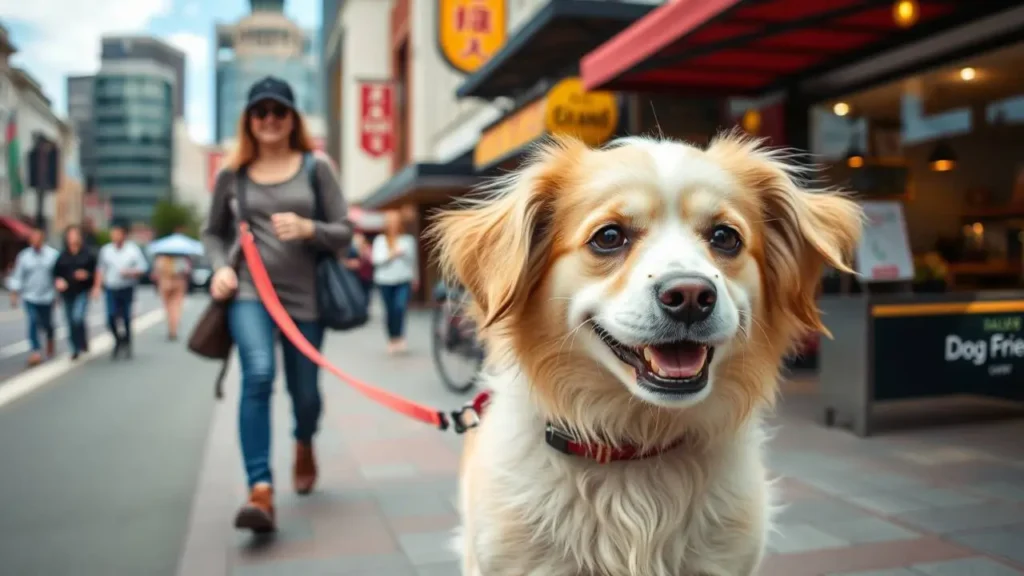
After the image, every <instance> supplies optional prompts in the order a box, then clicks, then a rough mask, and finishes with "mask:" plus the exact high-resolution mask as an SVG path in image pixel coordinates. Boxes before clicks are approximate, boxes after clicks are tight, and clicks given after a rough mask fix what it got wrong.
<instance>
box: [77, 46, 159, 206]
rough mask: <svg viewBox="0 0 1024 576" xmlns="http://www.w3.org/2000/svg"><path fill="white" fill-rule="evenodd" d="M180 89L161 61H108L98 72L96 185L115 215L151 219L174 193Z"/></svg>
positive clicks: (95, 114)
mask: <svg viewBox="0 0 1024 576" xmlns="http://www.w3.org/2000/svg"><path fill="white" fill-rule="evenodd" d="M174 89H175V82H174V75H173V74H171V73H168V71H167V70H166V69H164V68H163V67H161V66H160V65H158V64H155V63H146V62H139V63H135V64H134V65H132V66H125V65H123V64H121V65H116V66H108V65H104V66H103V68H101V69H100V73H99V74H98V75H97V76H96V83H95V89H94V95H95V96H94V98H95V105H94V108H93V110H94V126H95V128H94V136H93V138H94V142H95V146H96V149H95V163H96V176H95V177H96V187H97V188H98V190H99V191H100V193H101V194H103V195H104V196H106V197H108V198H109V199H110V202H111V208H112V213H113V218H114V219H115V220H119V221H122V222H124V223H135V222H145V223H148V222H149V220H150V219H151V217H152V215H153V208H154V206H155V205H156V204H157V202H159V201H160V200H162V199H165V198H168V197H170V195H171V193H172V182H171V171H172V166H173V150H174V142H173V123H174V113H173V111H174V106H173V100H174Z"/></svg>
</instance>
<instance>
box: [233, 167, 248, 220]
mask: <svg viewBox="0 0 1024 576" xmlns="http://www.w3.org/2000/svg"><path fill="white" fill-rule="evenodd" d="M248 182H249V167H248V166H240V167H239V168H238V171H237V172H235V200H237V201H238V221H239V222H245V223H246V224H248V223H249V209H248V203H247V202H246V199H245V195H246V188H247V187H248Z"/></svg>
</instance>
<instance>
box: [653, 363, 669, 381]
mask: <svg viewBox="0 0 1024 576" xmlns="http://www.w3.org/2000/svg"><path fill="white" fill-rule="evenodd" d="M653 368H654V373H655V374H657V375H658V376H663V377H665V378H668V373H667V372H665V371H664V370H662V369H661V366H658V365H657V364H654V365H653Z"/></svg>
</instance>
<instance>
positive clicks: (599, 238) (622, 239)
mask: <svg viewBox="0 0 1024 576" xmlns="http://www.w3.org/2000/svg"><path fill="white" fill-rule="evenodd" d="M628 241H629V240H628V239H627V238H626V232H625V231H624V230H623V229H622V227H621V226H618V225H616V224H609V225H608V226H605V227H604V228H601V229H600V230H598V231H597V232H596V233H594V235H593V236H592V237H591V238H590V247H591V248H593V249H594V251H595V252H597V253H599V254H607V253H609V252H614V251H616V250H618V249H620V248H622V247H623V246H625V245H626V243H627V242H628Z"/></svg>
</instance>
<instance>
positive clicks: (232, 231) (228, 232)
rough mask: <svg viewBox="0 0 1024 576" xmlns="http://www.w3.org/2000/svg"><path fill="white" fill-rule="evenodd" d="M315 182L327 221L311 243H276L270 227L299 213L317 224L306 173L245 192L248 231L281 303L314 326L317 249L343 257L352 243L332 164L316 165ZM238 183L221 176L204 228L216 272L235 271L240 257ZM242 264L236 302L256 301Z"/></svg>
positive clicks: (252, 186)
mask: <svg viewBox="0 0 1024 576" xmlns="http://www.w3.org/2000/svg"><path fill="white" fill-rule="evenodd" d="M316 177H317V179H318V180H317V182H318V183H319V186H320V194H321V195H322V196H323V199H322V203H323V207H324V215H325V217H326V221H324V222H316V232H315V233H314V234H313V237H312V238H310V239H309V240H296V241H290V242H282V241H281V240H278V239H277V236H276V235H275V234H274V227H273V225H271V223H270V216H271V215H272V214H276V213H279V212H294V213H296V214H298V215H299V216H301V217H303V218H311V219H312V218H313V208H314V205H313V190H312V187H311V186H310V183H309V178H308V176H307V172H306V170H305V168H303V169H300V170H299V172H298V173H297V174H295V175H294V176H292V177H291V178H289V179H288V180H286V181H284V182H281V183H279V184H272V185H263V184H256V183H255V182H253V181H252V180H251V179H250V180H248V181H247V182H246V187H245V198H246V208H247V209H248V216H249V221H250V223H249V225H250V229H251V230H252V232H253V236H254V237H255V239H256V246H257V247H258V248H259V251H260V255H261V256H262V257H263V262H264V263H265V264H266V266H267V272H268V273H269V274H270V279H271V281H272V282H273V284H274V289H275V290H277V294H278V296H280V298H281V303H282V304H284V307H285V309H287V310H288V313H289V314H290V315H291V316H292V317H293V318H295V319H296V320H315V319H316V318H317V316H318V314H317V308H316V287H315V282H314V276H315V273H314V271H315V267H316V252H315V250H314V249H318V250H326V251H331V252H334V253H336V254H338V255H339V256H341V255H344V250H346V249H347V248H348V244H349V241H350V240H351V238H352V224H351V223H350V222H349V220H348V207H347V206H346V204H345V198H344V197H343V196H342V194H341V187H340V186H339V185H338V179H337V177H336V176H335V175H334V171H333V169H332V168H331V166H330V164H328V162H327V161H326V160H324V159H322V158H317V159H316ZM236 179H237V178H236V176H235V173H234V172H229V171H224V170H222V171H221V172H220V174H218V175H217V182H216V184H215V185H214V190H213V204H212V205H211V207H210V215H209V217H208V218H207V221H206V226H205V227H204V228H203V244H204V245H205V247H206V254H207V256H208V257H209V259H210V263H211V264H212V265H213V269H214V270H218V269H220V268H221V267H223V266H230V265H231V263H232V262H234V259H235V258H236V255H237V254H238V251H239V246H238V202H237V200H236V198H235V193H236ZM239 256H240V255H239ZM238 262H239V264H238V295H237V298H238V299H243V300H255V299H257V298H258V296H257V294H256V288H255V287H254V286H253V283H252V277H251V276H250V275H249V270H248V268H247V267H246V265H245V259H244V258H240V257H239V258H238Z"/></svg>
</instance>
